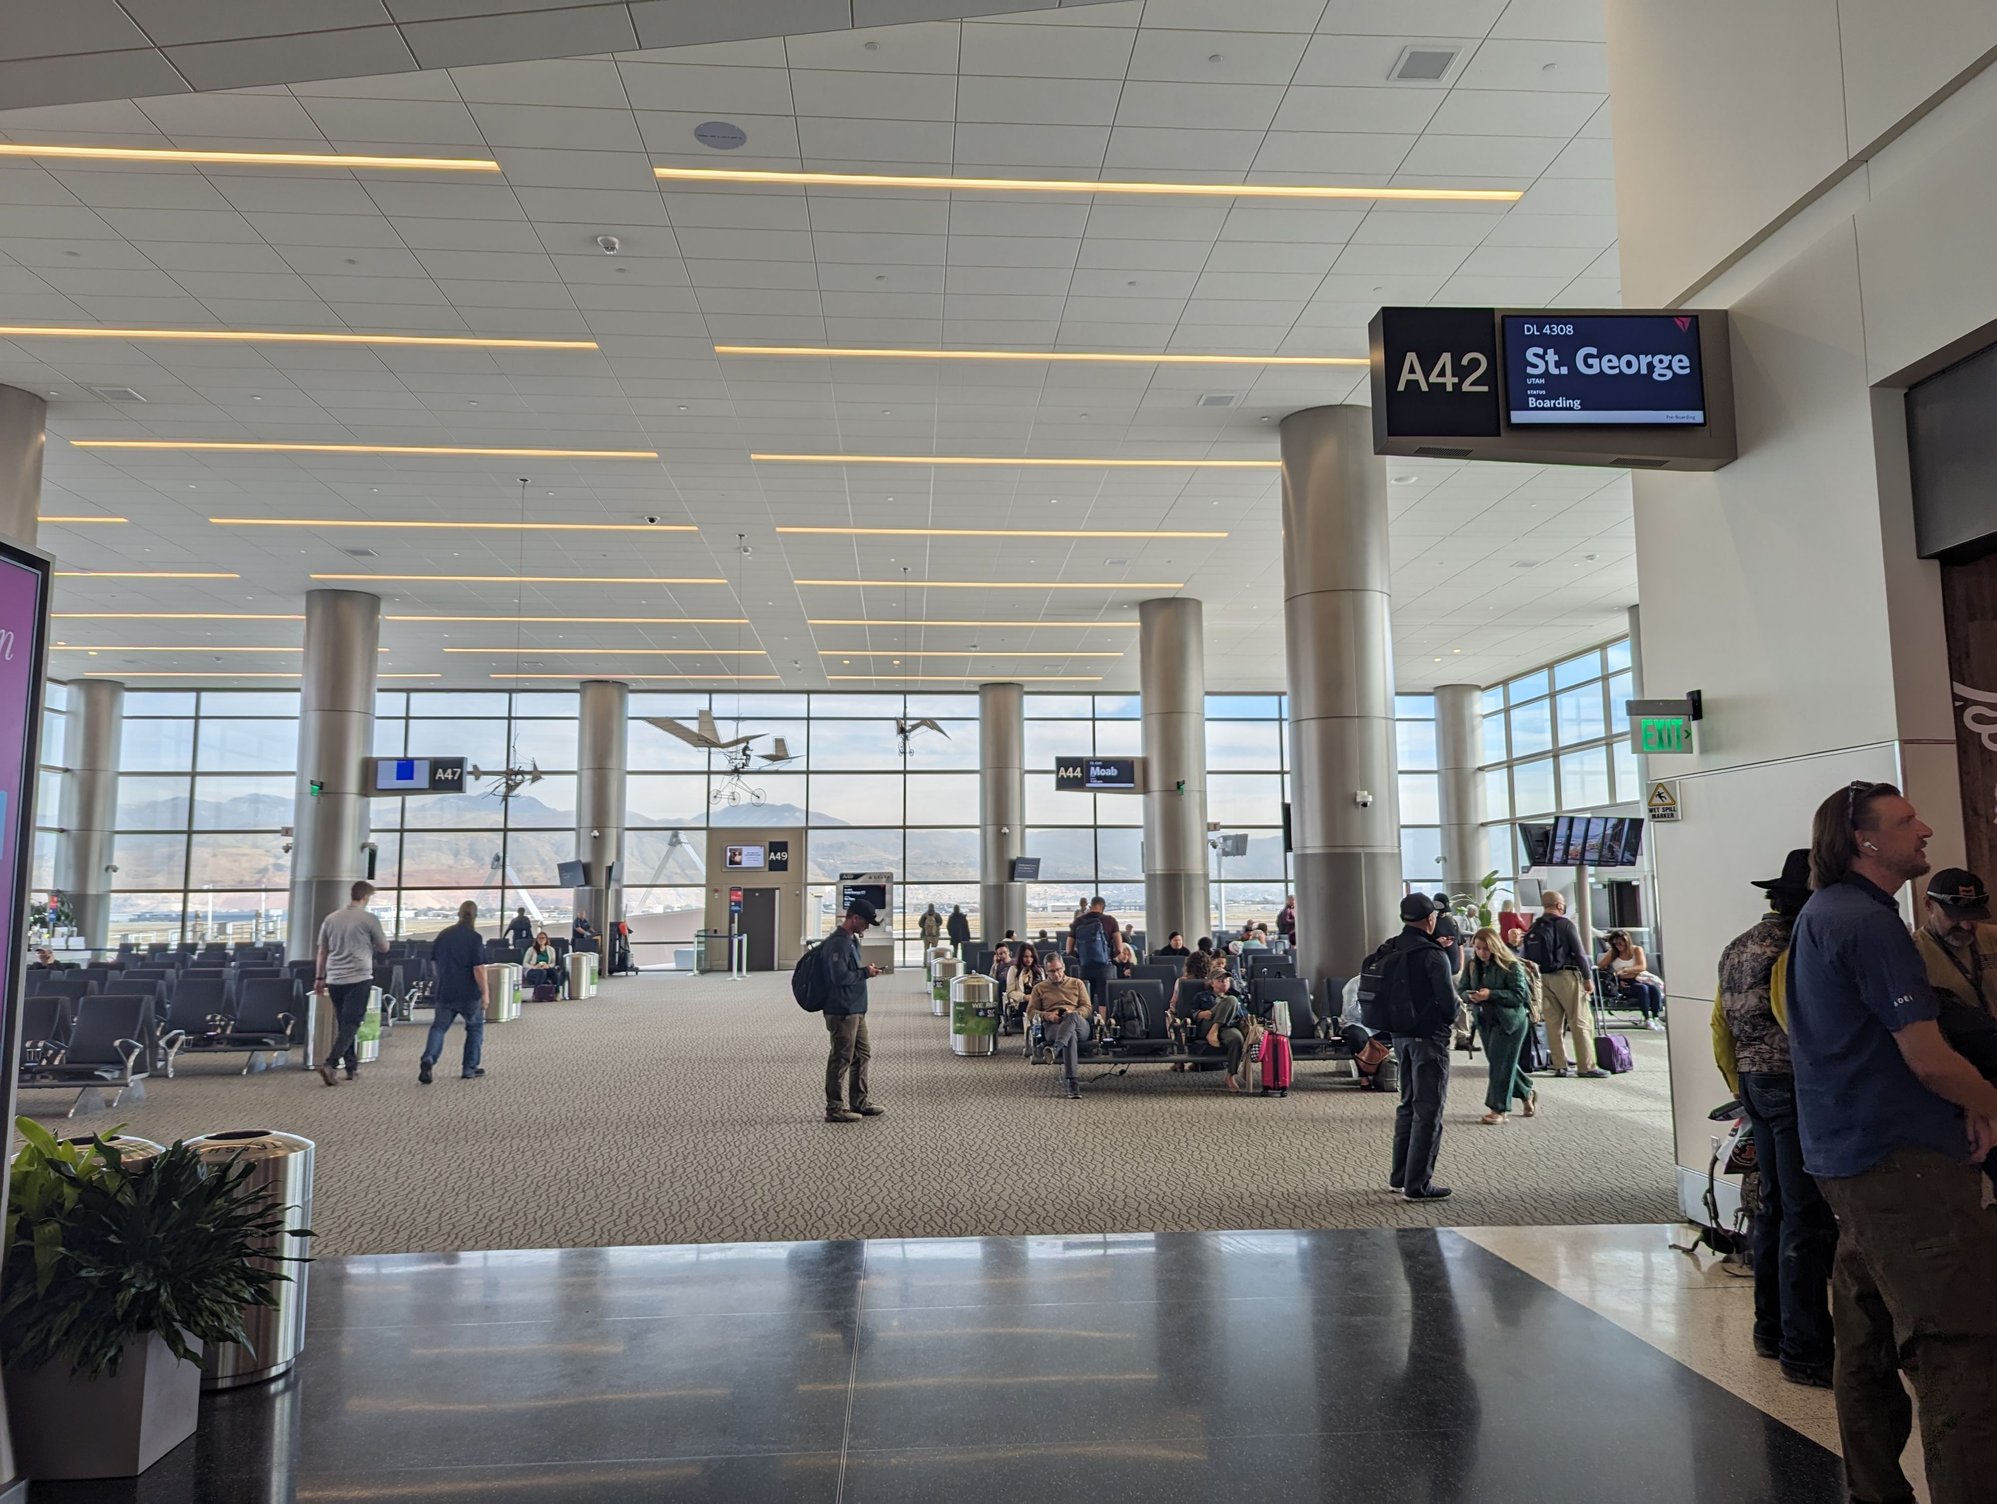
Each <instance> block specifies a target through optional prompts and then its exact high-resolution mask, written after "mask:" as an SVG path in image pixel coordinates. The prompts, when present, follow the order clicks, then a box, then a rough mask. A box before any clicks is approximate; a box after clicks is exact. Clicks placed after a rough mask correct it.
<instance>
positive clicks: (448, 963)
mask: <svg viewBox="0 0 1997 1504" xmlns="http://www.w3.org/2000/svg"><path fill="white" fill-rule="evenodd" d="M477 923H478V905H477V904H475V903H473V902H471V901H470V900H469V899H467V900H466V901H465V902H463V903H461V904H459V905H458V922H457V923H456V924H454V925H452V926H451V927H450V928H449V929H447V930H445V931H444V933H443V934H441V935H439V936H438V937H437V940H436V944H435V945H433V946H432V947H431V949H430V964H431V965H432V966H433V967H434V968H435V969H436V973H437V982H436V989H435V991H433V992H432V993H431V994H430V996H431V1001H432V1002H433V1003H434V1004H435V1007H434V1009H433V1010H432V1012H431V1015H430V1037H429V1039H427V1040H426V1041H425V1042H424V1044H423V1059H422V1060H421V1061H420V1062H419V1063H418V1066H417V1071H416V1079H417V1080H418V1081H421V1082H422V1083H423V1084H424V1085H425V1086H428V1085H429V1084H430V1068H431V1067H432V1066H434V1065H435V1064H436V1063H437V1057H438V1056H439V1055H441V1054H443V1053H444V1036H445V1035H447V1034H449V1033H450V1032H451V1019H452V1018H453V1017H458V1018H462V1019H463V1020H464V1021H465V1054H464V1063H463V1065H462V1066H461V1067H460V1068H459V1071H458V1074H459V1075H461V1076H463V1077H464V1079H465V1080H467V1081H470V1080H473V1079H475V1078H477V1077H479V1076H483V1075H484V1074H485V1067H484V1066H482V1065H480V1064H479V1058H480V1056H481V1055H482V1054H483V1053H484V1050H485V1002H486V981H485V941H484V940H482V939H480V938H479V933H478V930H477V929H475V928H474V926H475V925H476V924H477Z"/></svg>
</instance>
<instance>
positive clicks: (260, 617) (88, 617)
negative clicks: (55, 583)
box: [49, 611, 305, 621]
mask: <svg viewBox="0 0 1997 1504" xmlns="http://www.w3.org/2000/svg"><path fill="white" fill-rule="evenodd" d="M49 619H50V620H51V621H303V620H305V618H304V617H303V616H287V615H284V614H282V613H271V612H265V611H51V612H50V613H49Z"/></svg>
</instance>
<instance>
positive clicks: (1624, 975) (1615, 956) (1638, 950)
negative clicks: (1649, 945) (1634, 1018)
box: [1595, 930, 1664, 1029]
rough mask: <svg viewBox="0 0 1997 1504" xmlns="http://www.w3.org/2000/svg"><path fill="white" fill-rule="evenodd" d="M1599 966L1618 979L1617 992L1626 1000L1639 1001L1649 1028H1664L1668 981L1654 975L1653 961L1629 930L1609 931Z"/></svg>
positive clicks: (1645, 1025) (1601, 969)
mask: <svg viewBox="0 0 1997 1504" xmlns="http://www.w3.org/2000/svg"><path fill="white" fill-rule="evenodd" d="M1595 966H1596V969H1597V970H1600V971H1606V972H1608V973H1609V974H1610V975H1611V976H1613V977H1614V978H1615V979H1616V989H1617V990H1618V991H1619V992H1621V993H1622V995H1623V996H1624V997H1628V998H1634V999H1635V1000H1636V1004H1637V1006H1638V1007H1639V1008H1641V1009H1642V1010H1643V1026H1644V1027H1645V1028H1646V1029H1661V1028H1663V1027H1664V981H1663V979H1662V978H1661V977H1657V976H1654V975H1652V973H1651V970H1650V958H1649V957H1648V956H1646V955H1645V954H1644V953H1643V947H1642V946H1641V945H1638V944H1637V943H1636V942H1635V941H1634V940H1632V939H1630V937H1629V935H1628V933H1627V932H1626V931H1623V930H1610V931H1609V938H1608V940H1607V942H1606V944H1605V945H1604V946H1603V948H1602V955H1601V959H1599V960H1598V961H1596V962H1595Z"/></svg>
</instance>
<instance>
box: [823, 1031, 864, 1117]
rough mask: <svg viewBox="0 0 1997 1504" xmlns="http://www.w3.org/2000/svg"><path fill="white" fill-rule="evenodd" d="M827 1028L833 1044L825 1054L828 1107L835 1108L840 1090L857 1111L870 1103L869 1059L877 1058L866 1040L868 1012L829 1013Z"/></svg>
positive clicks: (838, 1100)
mask: <svg viewBox="0 0 1997 1504" xmlns="http://www.w3.org/2000/svg"><path fill="white" fill-rule="evenodd" d="M825 1032H826V1033H827V1034H828V1035H829V1036H831V1041H832V1047H831V1050H830V1052H829V1053H828V1054H827V1055H826V1057H825V1109H826V1111H828V1112H832V1111H836V1110H837V1109H838V1108H839V1106H840V1101H841V1094H842V1093H843V1094H844V1100H845V1105H846V1106H848V1107H851V1108H852V1109H853V1110H854V1111H856V1112H857V1111H859V1109H860V1108H862V1107H865V1106H866V1105H867V1062H868V1061H870V1060H872V1059H873V1058H874V1052H873V1048H872V1047H871V1046H870V1045H869V1044H868V1043H867V1015H866V1014H864V1013H828V1014H826V1015H825Z"/></svg>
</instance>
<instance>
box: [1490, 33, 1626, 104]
mask: <svg viewBox="0 0 1997 1504" xmlns="http://www.w3.org/2000/svg"><path fill="white" fill-rule="evenodd" d="M1548 64H1551V65H1552V66H1551V67H1548ZM1457 82H1458V83H1460V84H1462V85H1463V86H1465V87H1466V88H1471V89H1544V90H1547V91H1548V92H1551V93H1560V94H1577V93H1578V94H1596V95H1606V94H1607V93H1608V92H1609V57H1608V48H1607V47H1606V46H1604V45H1603V44H1602V43H1600V42H1563V41H1511V40H1498V39H1493V40H1491V41H1488V42H1486V43H1484V45H1483V46H1481V47H1479V48H1478V49H1477V54H1476V56H1475V57H1473V58H1471V59H1470V61H1469V63H1467V64H1466V65H1465V66H1464V69H1463V71H1462V73H1461V74H1459V75H1458V77H1457Z"/></svg>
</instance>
